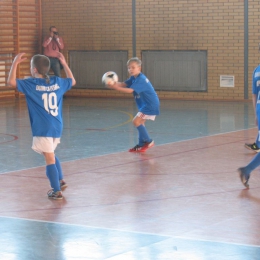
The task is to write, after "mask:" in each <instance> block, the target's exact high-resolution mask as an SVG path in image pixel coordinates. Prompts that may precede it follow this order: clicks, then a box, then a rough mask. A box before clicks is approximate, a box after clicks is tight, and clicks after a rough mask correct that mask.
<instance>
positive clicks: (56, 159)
mask: <svg viewBox="0 0 260 260" xmlns="http://www.w3.org/2000/svg"><path fill="white" fill-rule="evenodd" d="M55 165H56V168H57V170H58V173H59V180H63V173H62V169H61V165H60V160H59V159H58V157H57V156H55Z"/></svg>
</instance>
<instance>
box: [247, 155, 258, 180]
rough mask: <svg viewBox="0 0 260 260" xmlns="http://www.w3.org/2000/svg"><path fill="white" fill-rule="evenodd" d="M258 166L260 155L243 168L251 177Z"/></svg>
mask: <svg viewBox="0 0 260 260" xmlns="http://www.w3.org/2000/svg"><path fill="white" fill-rule="evenodd" d="M258 166H260V153H258V154H257V155H256V156H255V157H254V158H253V159H252V161H251V162H250V163H249V164H248V165H247V166H246V167H243V169H244V171H245V173H246V174H248V175H250V173H251V172H252V171H253V170H254V169H255V168H257V167H258Z"/></svg>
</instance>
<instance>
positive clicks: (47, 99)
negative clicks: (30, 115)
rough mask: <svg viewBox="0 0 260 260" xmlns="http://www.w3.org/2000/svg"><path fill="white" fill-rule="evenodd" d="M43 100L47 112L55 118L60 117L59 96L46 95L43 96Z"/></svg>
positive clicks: (54, 94) (53, 93)
mask: <svg viewBox="0 0 260 260" xmlns="http://www.w3.org/2000/svg"><path fill="white" fill-rule="evenodd" d="M42 100H43V104H44V108H45V110H46V111H47V112H48V113H49V114H52V115H53V116H57V115H58V107H57V95H56V93H55V92H51V93H44V94H42Z"/></svg>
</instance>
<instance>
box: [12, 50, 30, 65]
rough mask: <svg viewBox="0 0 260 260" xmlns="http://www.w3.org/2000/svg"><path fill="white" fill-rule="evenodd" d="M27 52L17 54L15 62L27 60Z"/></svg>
mask: <svg viewBox="0 0 260 260" xmlns="http://www.w3.org/2000/svg"><path fill="white" fill-rule="evenodd" d="M25 54H26V53H25V52H22V53H19V54H17V55H16V56H15V58H14V61H13V63H16V64H19V63H21V62H23V61H24V60H26V59H27V58H26V57H24V55H25Z"/></svg>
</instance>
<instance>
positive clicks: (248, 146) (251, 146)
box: [245, 143, 260, 153]
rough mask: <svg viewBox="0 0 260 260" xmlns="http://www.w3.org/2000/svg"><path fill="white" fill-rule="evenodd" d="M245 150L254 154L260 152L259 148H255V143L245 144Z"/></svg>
mask: <svg viewBox="0 0 260 260" xmlns="http://www.w3.org/2000/svg"><path fill="white" fill-rule="evenodd" d="M245 148H247V149H249V150H251V151H254V152H256V153H259V152H260V148H259V147H258V146H257V144H256V143H253V144H245Z"/></svg>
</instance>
